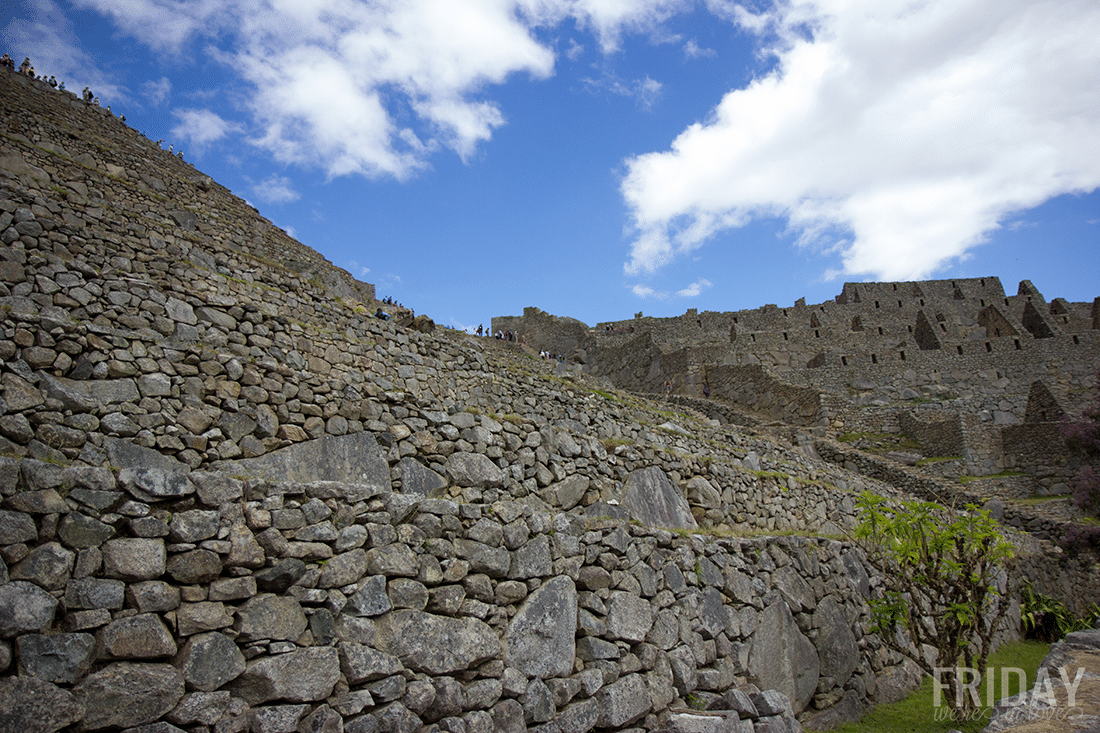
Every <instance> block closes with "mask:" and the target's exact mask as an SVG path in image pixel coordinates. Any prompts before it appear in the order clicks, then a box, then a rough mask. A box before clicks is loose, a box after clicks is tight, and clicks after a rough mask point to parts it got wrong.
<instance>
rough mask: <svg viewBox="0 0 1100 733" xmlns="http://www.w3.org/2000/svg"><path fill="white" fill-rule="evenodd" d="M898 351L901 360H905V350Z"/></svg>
mask: <svg viewBox="0 0 1100 733" xmlns="http://www.w3.org/2000/svg"><path fill="white" fill-rule="evenodd" d="M899 353H900V354H901V360H902V361H905V352H904V351H902V352H899Z"/></svg>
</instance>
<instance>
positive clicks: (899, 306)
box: [898, 300, 905, 308]
mask: <svg viewBox="0 0 1100 733" xmlns="http://www.w3.org/2000/svg"><path fill="white" fill-rule="evenodd" d="M904 307H905V306H903V305H902V304H901V301H900V300H899V301H898V308H904Z"/></svg>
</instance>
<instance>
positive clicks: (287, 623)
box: [234, 593, 308, 642]
mask: <svg viewBox="0 0 1100 733" xmlns="http://www.w3.org/2000/svg"><path fill="white" fill-rule="evenodd" d="M307 625H308V622H307V621H306V615H305V613H304V612H303V611H302V606H301V605H300V604H299V603H298V600H297V599H296V598H294V597H293V596H276V595H273V594H270V593H265V594H262V595H258V596H256V597H255V598H252V599H250V600H249V601H248V602H247V603H245V604H244V605H243V606H241V607H240V609H238V611H237V622H236V623H235V624H234V628H235V629H236V630H237V632H238V637H237V638H238V640H240V641H245V642H247V641H253V640H256V639H273V640H283V641H295V640H297V639H298V637H299V636H301V635H302V632H303V631H305V630H306V626H307Z"/></svg>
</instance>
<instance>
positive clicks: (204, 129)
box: [170, 109, 239, 150]
mask: <svg viewBox="0 0 1100 733" xmlns="http://www.w3.org/2000/svg"><path fill="white" fill-rule="evenodd" d="M172 114H173V115H175V117H176V119H177V120H178V121H177V123H176V125H175V126H174V127H173V128H172V129H171V131H170V132H171V135H172V138H173V140H175V141H176V142H177V144H178V143H179V142H182V141H184V140H186V141H187V142H189V143H190V144H192V145H194V146H195V147H196V148H199V149H200V150H202V149H203V148H205V147H206V146H207V145H209V144H210V143H212V142H215V141H217V140H221V139H222V138H223V137H225V136H226V135H228V134H230V133H231V132H236V131H237V130H239V126H238V125H236V124H235V123H232V122H228V121H226V120H224V119H222V118H221V117H220V116H219V115H218V114H216V113H215V112H212V111H210V110H208V109H176V110H173V111H172Z"/></svg>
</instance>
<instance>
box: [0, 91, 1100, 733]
mask: <svg viewBox="0 0 1100 733" xmlns="http://www.w3.org/2000/svg"><path fill="white" fill-rule="evenodd" d="M0 110H2V111H0V114H2V116H3V127H2V128H0V240H2V242H3V247H0V389H2V393H0V394H2V400H0V497H2V503H0V730H25V731H49V732H52V731H57V730H62V729H71V730H86V731H95V730H107V731H118V730H125V731H131V730H132V731H135V732H137V731H140V733H177V732H178V731H181V730H182V731H186V732H187V733H211V732H216V733H239V732H243V731H255V732H256V733H290V732H292V731H296V732H298V733H301V732H303V731H336V732H339V731H347V732H348V733H371V732H373V731H401V732H403V733H413V732H414V731H449V732H452V733H461V732H463V731H465V732H468V733H480V732H482V731H484V732H488V731H493V730H501V731H524V730H537V731H543V732H545V733H569V732H573V731H576V732H578V733H579V732H580V731H587V730H592V729H598V730H627V729H635V730H657V729H661V728H666V727H667V728H671V729H676V730H739V731H745V732H748V731H796V730H799V729H800V723H799V721H798V719H796V716H797V717H798V718H801V719H802V720H804V721H806V722H807V725H810V724H814V725H826V724H828V723H829V722H830V721H832V720H837V719H845V718H852V717H856V716H858V715H859V714H860V712H861V711H862V710H863V709H865V707H866V706H867V705H868V704H871V703H873V702H879V701H884V700H891V699H894V698H896V697H897V696H899V695H900V694H902V692H903V691H904V690H905V689H906V688H907V687H908V686H909V685H911V684H912V682H913V676H912V674H911V672H910V671H909V669H908V667H907V666H906V665H905V664H903V663H902V661H901V659H900V658H898V657H896V656H894V655H892V654H891V653H889V652H888V651H887V650H886V649H885V648H884V647H883V646H882V644H881V641H880V640H879V639H878V637H877V636H876V635H874V634H872V633H870V631H869V629H870V626H871V619H870V616H869V613H868V607H867V604H866V602H867V599H868V598H869V597H871V596H872V595H873V594H874V593H875V589H876V587H877V585H878V583H877V580H876V579H875V578H873V577H870V576H869V575H868V574H867V571H866V569H865V568H864V566H863V563H862V562H861V559H860V556H859V553H858V552H856V551H855V550H854V549H853V548H852V547H851V546H850V545H849V544H847V543H844V542H841V541H838V539H836V537H838V536H839V535H840V532H841V531H842V530H843V529H844V528H846V527H848V526H850V525H851V522H852V520H853V516H854V509H853V506H854V501H853V500H854V494H855V493H857V492H858V491H860V490H862V489H863V488H872V489H874V490H876V491H879V492H881V493H886V494H890V495H894V496H902V495H904V493H903V492H902V491H899V490H898V489H896V488H894V487H893V486H891V485H890V484H888V483H886V482H883V481H880V480H878V479H876V478H873V477H868V476H863V475H860V474H859V473H852V472H849V471H848V470H846V469H845V468H844V466H843V461H841V462H833V463H829V462H824V461H821V460H819V459H818V458H816V454H815V450H814V448H813V446H812V445H809V446H806V445H793V444H788V443H785V442H783V441H778V440H775V439H766V438H764V437H762V436H759V435H756V434H754V433H753V432H752V431H750V430H746V429H741V428H736V427H734V426H732V425H731V424H729V422H728V421H726V424H722V421H719V420H713V419H708V418H707V417H705V416H704V415H703V414H701V413H700V412H699V411H697V410H695V409H693V408H691V407H689V406H677V407H675V409H674V410H670V409H669V407H670V406H669V405H657V404H654V403H651V402H649V401H647V400H644V399H641V398H638V397H635V396H632V395H630V394H628V393H624V392H620V391H618V390H615V389H613V388H611V387H610V386H609V385H608V384H607V383H606V381H605V382H594V381H589V380H587V379H586V378H584V377H583V376H578V375H575V374H569V373H567V372H568V371H569V370H555V369H554V367H552V365H550V364H549V363H547V362H543V361H541V360H538V359H535V358H533V357H530V356H529V355H528V354H526V353H524V352H522V351H521V350H519V349H516V348H511V347H510V346H509V345H507V344H503V343H498V342H496V341H495V340H491V339H474V338H472V337H468V336H466V335H464V334H458V333H454V332H449V331H436V330H432V329H431V326H430V323H425V322H424V321H421V322H419V323H417V324H416V325H417V326H418V327H421V328H423V330H417V329H415V328H412V327H411V326H412V325H414V324H412V323H406V322H405V321H400V322H395V321H388V322H383V321H379V320H375V319H373V318H371V317H370V314H371V313H373V310H374V306H375V302H374V301H373V300H372V298H373V289H372V288H371V286H369V285H367V284H364V283H358V282H356V281H354V279H352V278H351V277H350V276H349V275H348V274H347V273H345V272H343V271H341V270H339V269H338V268H335V267H333V266H331V265H330V264H329V263H327V262H325V261H324V259H323V258H321V257H320V256H319V255H317V254H316V253H313V252H312V251H311V250H308V248H306V247H303V246H302V245H300V244H298V243H296V242H294V241H293V240H291V239H290V238H289V237H287V236H286V235H285V234H284V233H282V232H281V231H279V230H278V229H277V228H275V227H273V226H271V225H270V223H269V222H267V221H265V220H263V219H262V218H261V217H260V216H259V215H258V214H257V213H256V212H255V211H254V210H252V209H250V208H249V207H248V206H247V205H246V204H244V203H243V202H241V201H239V200H238V199H235V198H234V197H232V196H231V195H230V194H229V193H228V192H227V191H225V189H223V188H221V187H219V186H218V185H217V184H215V183H213V182H212V181H210V180H209V179H208V178H206V177H204V176H203V175H202V174H201V173H199V172H198V171H196V170H195V169H194V168H192V167H191V166H189V165H187V164H186V163H183V162H182V161H180V159H179V158H178V157H174V156H170V155H169V154H168V153H167V152H166V151H163V150H160V149H158V148H157V146H156V145H155V144H153V143H151V142H150V141H148V140H146V139H145V138H143V137H142V136H141V135H139V134H138V133H137V132H135V131H133V130H131V129H129V128H127V127H126V126H125V125H124V124H122V122H121V121H119V120H118V119H116V118H114V117H112V116H110V115H109V114H108V113H107V111H106V110H105V109H102V108H98V107H90V106H87V105H85V104H84V103H83V102H81V101H79V100H77V99H75V98H74V97H72V95H68V94H65V93H62V92H58V91H56V90H54V89H52V88H50V87H48V86H47V85H45V84H43V83H41V82H38V81H35V80H30V79H27V78H26V77H22V76H19V75H17V74H10V73H6V72H0ZM555 371H557V372H558V373H556V374H555ZM887 478H889V476H887ZM700 527H702V529H705V530H706V532H701V531H700ZM775 532H801V533H805V534H808V535H823V536H810V537H797V536H791V537H780V538H777V537H771V536H758V535H766V534H767V533H775ZM738 535H740V536H738ZM1029 547H1030V549H1031V552H1032V554H1031V555H1029V560H1028V562H1027V565H1026V568H1025V570H1024V571H1022V572H1025V573H1026V574H1027V576H1028V577H1030V578H1032V580H1033V581H1034V582H1035V583H1036V585H1037V587H1038V588H1039V589H1040V590H1042V591H1044V592H1047V593H1050V594H1055V593H1057V594H1059V595H1061V596H1063V597H1065V598H1067V599H1069V600H1070V601H1071V602H1072V601H1073V599H1078V600H1079V599H1082V598H1094V597H1096V595H1097V593H1098V587H1097V579H1096V578H1095V577H1094V576H1093V575H1092V574H1090V573H1088V572H1078V571H1074V570H1072V569H1065V570H1063V569H1062V568H1060V567H1059V566H1058V565H1057V563H1054V562H1051V561H1050V556H1049V555H1047V554H1044V552H1046V551H1047V550H1049V548H1045V549H1044V546H1042V544H1041V543H1031V544H1030V545H1029ZM689 704H693V705H695V706H696V707H698V706H714V707H715V708H716V709H718V710H719V712H714V713H713V714H711V715H702V714H699V713H687V712H679V711H680V710H681V709H687V708H688V707H689Z"/></svg>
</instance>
